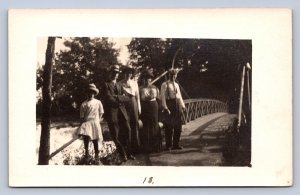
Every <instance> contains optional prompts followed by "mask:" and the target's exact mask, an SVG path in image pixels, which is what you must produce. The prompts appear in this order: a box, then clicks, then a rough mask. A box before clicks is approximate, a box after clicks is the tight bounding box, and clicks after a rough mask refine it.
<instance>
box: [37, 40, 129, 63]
mask: <svg viewBox="0 0 300 195" xmlns="http://www.w3.org/2000/svg"><path fill="white" fill-rule="evenodd" d="M65 39H66V38H62V39H56V40H55V53H56V52H59V51H60V50H66V49H67V48H66V47H65V46H64V44H63V43H64V41H65ZM47 40H48V37H39V38H38V41H37V42H38V43H37V47H38V48H37V61H38V65H39V66H41V65H43V64H45V53H46V48H47ZM109 40H110V41H112V42H115V43H116V44H115V46H114V48H116V49H120V55H119V57H118V59H119V61H120V62H121V63H122V64H126V63H127V61H128V59H129V52H128V49H127V47H126V45H128V44H129V43H130V41H131V38H109Z"/></svg>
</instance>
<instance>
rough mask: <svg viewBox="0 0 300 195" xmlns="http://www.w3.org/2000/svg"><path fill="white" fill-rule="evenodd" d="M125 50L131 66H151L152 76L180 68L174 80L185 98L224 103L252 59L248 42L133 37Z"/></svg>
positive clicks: (250, 46)
mask: <svg viewBox="0 0 300 195" xmlns="http://www.w3.org/2000/svg"><path fill="white" fill-rule="evenodd" d="M128 49H129V52H130V59H131V61H132V63H133V64H134V65H136V66H142V67H144V68H147V67H151V68H153V70H154V73H155V74H156V75H158V74H160V73H162V72H164V71H165V70H168V69H169V68H171V67H172V64H174V67H175V68H176V67H177V68H183V71H182V72H181V73H180V74H179V75H178V80H179V82H180V83H181V84H182V86H183V88H185V89H186V91H187V94H189V97H194V98H198V97H203V98H213V99H221V100H225V101H226V98H227V97H228V96H229V93H230V91H233V90H234V88H236V87H238V85H239V79H240V71H241V67H242V66H243V65H245V64H246V63H247V62H249V63H251V56H252V45H251V40H226V39H175V38H173V39H171V38H169V39H159V38H134V39H132V41H131V42H130V44H129V45H128ZM187 78H189V79H187ZM161 82H162V81H160V82H158V85H160V84H161ZM195 83H197V85H193V84H195Z"/></svg>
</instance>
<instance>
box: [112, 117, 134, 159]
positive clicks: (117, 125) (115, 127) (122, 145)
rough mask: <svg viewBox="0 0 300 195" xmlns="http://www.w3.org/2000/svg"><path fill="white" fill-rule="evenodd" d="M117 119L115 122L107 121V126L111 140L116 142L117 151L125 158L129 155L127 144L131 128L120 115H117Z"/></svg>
mask: <svg viewBox="0 0 300 195" xmlns="http://www.w3.org/2000/svg"><path fill="white" fill-rule="evenodd" d="M119 119H120V120H119V121H117V122H111V121H110V122H108V128H109V131H110V134H111V137H112V140H113V141H114V142H115V144H116V147H117V151H118V152H119V154H120V155H121V156H122V157H124V158H127V156H129V155H131V151H130V146H129V143H130V137H131V136H130V133H131V129H130V126H129V123H128V121H127V120H126V119H124V118H122V117H119Z"/></svg>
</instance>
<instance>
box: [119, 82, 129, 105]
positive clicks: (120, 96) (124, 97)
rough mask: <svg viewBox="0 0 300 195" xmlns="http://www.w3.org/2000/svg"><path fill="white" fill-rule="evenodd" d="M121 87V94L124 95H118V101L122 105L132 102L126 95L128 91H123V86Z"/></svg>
mask: <svg viewBox="0 0 300 195" xmlns="http://www.w3.org/2000/svg"><path fill="white" fill-rule="evenodd" d="M119 87H120V88H121V94H122V95H117V97H116V98H117V99H118V101H119V102H121V103H125V102H128V101H129V100H130V98H129V97H128V95H126V94H127V93H126V91H125V90H124V89H123V87H122V86H121V85H119Z"/></svg>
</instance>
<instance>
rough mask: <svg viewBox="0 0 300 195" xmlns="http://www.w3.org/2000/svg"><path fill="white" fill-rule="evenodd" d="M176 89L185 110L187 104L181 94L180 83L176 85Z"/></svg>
mask: <svg viewBox="0 0 300 195" xmlns="http://www.w3.org/2000/svg"><path fill="white" fill-rule="evenodd" d="M176 88H177V92H178V98H179V102H180V105H181V107H182V108H183V109H185V104H184V102H183V99H182V96H181V92H180V87H179V85H178V83H176Z"/></svg>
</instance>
